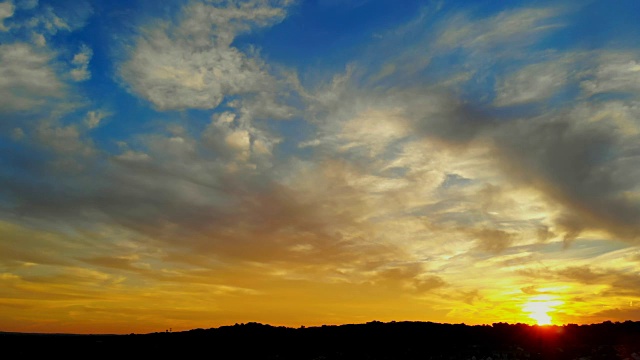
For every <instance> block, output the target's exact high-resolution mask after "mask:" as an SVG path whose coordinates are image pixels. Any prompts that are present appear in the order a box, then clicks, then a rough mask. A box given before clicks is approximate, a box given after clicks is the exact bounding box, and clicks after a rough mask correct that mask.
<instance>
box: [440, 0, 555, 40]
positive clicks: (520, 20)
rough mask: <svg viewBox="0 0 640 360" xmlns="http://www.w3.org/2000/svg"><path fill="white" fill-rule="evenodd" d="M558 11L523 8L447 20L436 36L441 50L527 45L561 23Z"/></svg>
mask: <svg viewBox="0 0 640 360" xmlns="http://www.w3.org/2000/svg"><path fill="white" fill-rule="evenodd" d="M560 14H561V11H560V9H552V8H524V9H516V10H508V11H503V12H501V13H499V14H497V15H495V16H491V17H486V18H481V19H473V18H470V17H469V16H467V15H465V14H460V15H455V16H452V17H450V18H448V19H447V21H446V22H444V24H445V28H444V29H442V30H441V31H440V33H439V34H438V40H437V44H438V46H441V47H448V48H455V47H462V48H467V49H491V48H495V47H501V46H505V45H515V46H518V47H523V46H527V45H531V44H532V43H533V42H535V41H536V40H538V39H539V38H540V37H541V36H543V35H544V34H545V33H546V32H548V31H549V30H553V29H557V28H558V27H561V26H562V24H561V23H560V22H559V21H558V20H557V17H558V15H560Z"/></svg>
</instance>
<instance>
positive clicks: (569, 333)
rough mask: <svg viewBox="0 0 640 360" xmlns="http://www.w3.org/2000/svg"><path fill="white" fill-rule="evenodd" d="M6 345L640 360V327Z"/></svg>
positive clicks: (317, 330) (69, 354)
mask: <svg viewBox="0 0 640 360" xmlns="http://www.w3.org/2000/svg"><path fill="white" fill-rule="evenodd" d="M0 346H2V349H3V354H15V357H22V358H32V357H35V356H38V357H39V356H47V357H50V356H54V355H61V356H64V357H65V358H93V357H100V358H103V357H125V358H132V357H143V358H146V359H151V358H162V359H168V358H176V359H190V358H207V359H296V360H304V359H309V360H313V359H315V360H319V359H327V360H328V359H473V358H474V357H475V359H477V360H480V359H489V358H491V359H492V360H497V359H633V360H640V322H633V321H626V322H623V323H612V322H604V323H600V324H592V325H565V326H542V327H541V326H530V325H525V324H506V323H496V324H493V325H478V326H468V325H464V324H439V323H431V322H390V323H382V322H377V321H373V322H369V323H366V324H348V325H340V326H326V325H325V326H320V327H308V328H287V327H275V326H271V325H264V324H259V323H247V324H239V325H238V324H237V325H235V326H222V327H219V328H211V329H195V330H190V331H184V332H174V333H151V334H138V335H134V334H131V335H46V334H16V333H0ZM11 358H14V357H11Z"/></svg>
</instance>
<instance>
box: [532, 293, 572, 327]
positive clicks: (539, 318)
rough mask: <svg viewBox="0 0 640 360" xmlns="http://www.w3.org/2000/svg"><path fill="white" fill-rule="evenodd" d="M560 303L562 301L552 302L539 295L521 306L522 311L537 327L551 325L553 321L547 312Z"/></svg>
mask: <svg viewBox="0 0 640 360" xmlns="http://www.w3.org/2000/svg"><path fill="white" fill-rule="evenodd" d="M562 303H563V302H562V301H560V300H554V299H552V298H551V297H550V296H545V295H539V296H535V297H533V298H531V299H530V300H529V301H528V302H526V303H525V304H524V305H523V306H522V311H523V312H525V313H526V314H527V315H528V316H529V318H531V319H532V320H534V321H535V322H536V324H538V325H551V324H552V323H553V319H552V318H551V315H549V312H552V311H553V310H554V309H555V307H556V306H558V305H561V304H562Z"/></svg>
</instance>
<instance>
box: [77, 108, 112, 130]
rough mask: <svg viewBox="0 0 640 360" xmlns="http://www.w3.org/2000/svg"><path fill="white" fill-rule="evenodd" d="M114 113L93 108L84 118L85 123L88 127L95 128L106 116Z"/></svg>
mask: <svg viewBox="0 0 640 360" xmlns="http://www.w3.org/2000/svg"><path fill="white" fill-rule="evenodd" d="M111 115H112V114H111V113H110V112H108V111H104V110H91V111H88V112H87V115H86V116H85V118H84V123H85V125H86V127H87V128H89V129H94V128H96V127H98V126H100V124H101V122H102V120H104V118H106V117H109V116H111Z"/></svg>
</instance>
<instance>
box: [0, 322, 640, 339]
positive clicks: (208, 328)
mask: <svg viewBox="0 0 640 360" xmlns="http://www.w3.org/2000/svg"><path fill="white" fill-rule="evenodd" d="M403 323H411V324H415V323H419V324H432V325H456V326H468V327H496V326H504V325H507V326H526V327H530V328H545V329H551V328H565V327H574V326H578V327H583V326H584V327H590V326H597V325H606V324H612V325H620V324H625V323H640V321H633V320H625V321H614V322H612V321H610V320H605V321H602V322H598V323H590V324H573V323H568V324H546V325H539V324H528V323H507V322H494V323H483V324H467V323H464V322H462V323H443V322H433V321H422V320H398V321H396V320H392V321H387V322H384V321H378V320H371V321H367V322H362V323H343V324H322V325H308V326H307V325H299V326H287V325H275V324H269V323H261V322H255V321H249V322H246V323H235V324H226V325H219V326H215V327H206V328H193V329H183V330H175V331H174V330H173V329H172V328H168V329H164V330H158V331H153V332H145V333H134V332H123V333H52V332H42V333H36V332H15V331H3V330H0V334H24V335H96V336H101V335H105V336H108V335H121V336H128V335H153V334H173V333H186V332H192V331H207V330H218V329H222V328H229V327H237V326H252V325H260V326H266V327H273V328H286V329H291V330H304V329H313V328H326V327H341V326H350V325H355V326H363V325H376V324H382V325H386V324H403Z"/></svg>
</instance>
